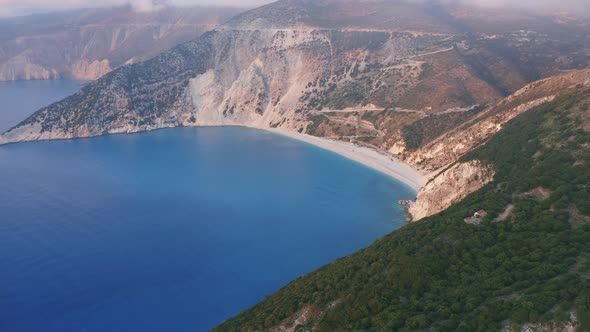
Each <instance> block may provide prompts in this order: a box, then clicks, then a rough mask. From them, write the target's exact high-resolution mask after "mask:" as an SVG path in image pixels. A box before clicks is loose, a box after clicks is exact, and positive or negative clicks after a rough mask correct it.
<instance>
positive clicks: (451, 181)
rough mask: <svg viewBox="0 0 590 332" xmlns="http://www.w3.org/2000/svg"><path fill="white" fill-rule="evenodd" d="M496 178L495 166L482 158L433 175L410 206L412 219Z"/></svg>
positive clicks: (461, 197)
mask: <svg viewBox="0 0 590 332" xmlns="http://www.w3.org/2000/svg"><path fill="white" fill-rule="evenodd" d="M493 179H494V169H493V168H492V167H491V166H489V165H484V164H482V162H480V161H479V160H473V161H469V162H465V163H456V164H454V165H452V166H451V167H449V168H448V169H446V170H444V171H442V172H441V173H440V174H438V175H436V176H435V177H434V178H432V179H431V180H430V181H429V182H428V183H427V184H426V185H425V186H424V187H423V188H422V189H420V191H419V192H418V196H417V198H416V202H414V203H412V204H411V205H410V207H409V213H410V214H411V215H412V218H413V221H418V220H420V219H422V218H426V217H429V216H431V215H434V214H436V213H438V212H441V211H443V210H445V209H446V208H448V207H449V206H451V205H453V204H455V203H457V202H459V201H460V200H462V199H463V198H465V197H467V196H468V195H469V194H471V193H473V192H475V191H477V190H479V189H481V188H482V187H483V186H484V185H486V184H487V183H489V182H491V181H492V180H493Z"/></svg>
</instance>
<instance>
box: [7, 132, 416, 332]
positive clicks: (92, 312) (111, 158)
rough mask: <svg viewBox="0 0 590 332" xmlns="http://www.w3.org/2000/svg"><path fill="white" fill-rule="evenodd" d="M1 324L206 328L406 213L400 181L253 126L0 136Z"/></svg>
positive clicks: (359, 244)
mask: <svg viewBox="0 0 590 332" xmlns="http://www.w3.org/2000/svg"><path fill="white" fill-rule="evenodd" d="M0 189H1V190H0V271H2V273H0V285H2V286H1V287H0V330H1V331H132V330H133V331H206V330H208V329H210V328H211V327H213V326H214V325H216V324H219V323H221V322H222V321H223V320H225V319H227V318H229V317H231V316H233V315H235V314H237V313H239V312H240V311H242V310H244V309H246V308H248V307H250V306H252V305H254V304H256V303H257V302H258V301H260V300H261V299H263V298H264V297H265V296H267V295H270V294H271V293H272V292H274V291H276V290H277V289H279V288H280V287H282V286H284V285H286V284H287V283H288V282H289V281H291V280H293V279H295V278H297V277H298V276H301V275H303V274H305V273H308V272H311V271H312V270H314V269H316V268H319V267H321V266H322V265H325V264H327V263H329V262H331V261H333V260H334V259H337V258H339V257H342V256H345V255H347V254H350V253H352V252H354V251H356V250H359V249H361V248H364V247H366V246H368V245H370V244H371V243H372V242H373V241H375V240H376V239H378V238H379V237H381V236H383V235H385V234H387V233H389V232H391V231H393V230H395V229H396V228H399V227H400V226H402V225H403V224H404V213H403V211H402V209H401V207H400V206H398V205H397V204H396V202H397V201H398V200H400V199H411V198H413V196H414V195H415V192H414V191H413V190H411V189H410V188H409V187H407V186H405V185H403V184H401V183H399V182H397V181H395V180H393V179H392V178H389V177H387V176H385V175H383V174H381V173H378V172H376V171H374V170H372V169H370V168H367V167H365V166H363V165H361V164H359V163H356V162H354V161H351V160H348V159H345V158H344V157H341V156H339V155H337V154H335V153H332V152H329V151H326V150H322V149H319V148H317V147H315V146H313V145H309V144H307V143H303V142H300V141H296V140H293V139H291V138H287V137H283V136H280V135H276V134H274V133H269V132H265V131H260V130H254V129H247V128H239V127H222V128H197V129H195V128H176V129H167V130H160V131H155V132H150V133H142V134H134V135H115V136H104V137H97V138H91V139H78V140H69V141H49V142H35V143H26V144H13V145H6V146H0Z"/></svg>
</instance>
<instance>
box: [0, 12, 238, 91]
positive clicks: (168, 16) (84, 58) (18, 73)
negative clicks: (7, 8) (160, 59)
mask: <svg viewBox="0 0 590 332" xmlns="http://www.w3.org/2000/svg"><path fill="white" fill-rule="evenodd" d="M241 10H242V9H238V8H230V7H223V8H218V7H186V8H182V9H179V8H176V7H165V8H162V9H159V10H154V11H138V10H136V9H134V8H132V7H129V6H123V7H114V8H103V9H79V10H74V11H63V12H55V13H47V14H35V15H31V16H23V17H14V18H5V19H0V80H5V81H6V80H7V81H11V80H30V79H58V78H74V79H82V80H94V79H96V78H98V77H100V76H102V75H104V74H106V73H108V72H110V71H111V70H113V69H114V68H117V67H120V66H122V65H124V64H128V63H134V62H140V61H143V60H147V59H150V58H152V57H154V56H156V55H158V54H160V53H162V52H164V51H166V50H168V49H170V48H172V47H174V46H176V45H178V44H181V43H184V42H188V41H190V40H194V39H195V38H197V37H199V36H200V35H201V34H202V33H203V32H205V31H208V30H210V29H213V28H214V27H216V26H217V25H218V24H221V23H223V22H224V21H226V20H227V19H229V18H230V17H232V16H233V15H235V14H237V13H239V12H240V11H241Z"/></svg>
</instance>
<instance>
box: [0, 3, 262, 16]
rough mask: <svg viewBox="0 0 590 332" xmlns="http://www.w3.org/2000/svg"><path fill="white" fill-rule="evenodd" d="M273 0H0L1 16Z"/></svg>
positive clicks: (224, 4)
mask: <svg viewBox="0 0 590 332" xmlns="http://www.w3.org/2000/svg"><path fill="white" fill-rule="evenodd" d="M269 2H272V0H99V1H95V0H0V16H13V15H20V14H23V13H24V14H26V13H31V12H39V11H52V10H64V9H75V8H92V7H112V6H121V5H126V4H131V5H132V6H133V7H134V8H136V9H137V10H140V11H149V10H153V9H157V8H158V7H161V6H162V5H163V4H171V5H180V6H186V5H217V6H239V7H252V6H258V5H263V4H265V3H269Z"/></svg>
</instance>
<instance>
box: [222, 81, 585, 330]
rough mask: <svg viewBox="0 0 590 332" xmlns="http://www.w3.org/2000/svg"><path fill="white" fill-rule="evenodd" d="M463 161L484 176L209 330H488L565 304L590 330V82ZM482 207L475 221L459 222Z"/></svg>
mask: <svg viewBox="0 0 590 332" xmlns="http://www.w3.org/2000/svg"><path fill="white" fill-rule="evenodd" d="M471 159H480V160H483V161H486V162H488V163H491V164H493V165H494V167H495V169H496V171H497V173H496V176H495V179H494V181H493V182H492V183H490V184H488V185H487V186H485V187H484V188H483V189H481V190H479V191H477V192H475V193H474V194H472V195H470V196H469V197H467V198H466V199H465V200H463V201H462V202H460V203H459V204H456V205H454V206H453V207H451V208H449V209H448V210H446V211H444V212H442V213H440V214H438V215H436V216H433V217H430V218H428V219H426V220H425V221H421V222H418V223H415V224H411V225H407V226H406V227H403V228H402V229H400V230H398V231H395V232H393V233H392V234H390V235H388V236H386V237H384V238H382V239H380V240H378V241H377V242H375V243H374V244H373V245H372V246H370V247H369V248H367V249H365V250H362V251H359V252H357V253H355V254H353V255H351V256H348V257H345V258H343V259H340V260H337V261H335V262H333V263H331V264H329V265H327V266H325V267H323V268H321V269H319V270H316V271H315V272H313V273H311V274H309V275H306V276H304V277H302V278H299V279H297V280H295V281H293V282H291V283H290V284H289V285H287V286H286V287H284V288H283V289H281V290H280V291H278V292H277V293H275V294H273V295H272V296H270V297H268V298H266V299H265V300H264V301H262V302H261V303H259V304H258V305H256V306H255V307H253V308H251V309H249V310H247V311H245V312H243V313H241V314H240V315H238V316H237V317H235V318H233V319H231V320H229V321H227V322H225V323H224V324H222V325H221V326H219V327H217V328H216V329H215V330H216V331H240V330H242V331H250V330H265V329H269V328H272V327H277V326H279V325H284V326H290V325H291V324H292V320H293V318H297V317H300V316H301V315H300V314H301V313H305V319H300V322H304V323H303V324H301V325H300V327H301V328H302V330H303V329H308V328H317V330H319V331H351V330H364V331H393V330H421V329H428V328H432V329H434V330H440V331H490V330H500V329H501V328H502V327H503V326H504V325H511V326H512V327H513V328H515V329H518V328H519V327H521V326H522V324H524V323H526V322H532V323H547V322H552V323H560V322H567V321H569V320H570V313H572V312H573V313H575V314H576V315H577V323H576V324H577V328H578V329H579V330H581V331H587V330H590V89H588V87H583V86H582V85H580V86H579V87H578V88H577V89H576V91H575V92H574V93H571V94H568V95H567V96H562V97H560V98H558V99H556V100H555V101H553V102H552V103H549V104H546V105H544V106H540V107H537V108H535V109H532V110H530V111H528V112H526V113H525V114H523V115H521V116H519V117H517V118H516V119H514V120H513V121H511V122H510V123H508V124H507V125H506V126H505V129H504V130H502V131H501V132H500V133H499V134H497V135H496V136H495V137H494V138H493V139H491V140H490V141H489V142H488V143H487V144H486V145H484V146H482V147H480V148H478V149H476V150H475V151H473V152H472V153H470V154H469V155H467V156H466V157H464V158H463V161H465V160H471ZM479 209H485V210H487V211H488V213H489V214H488V215H487V216H486V217H485V219H484V221H483V223H482V224H481V225H479V226H475V225H470V224H466V223H465V222H464V221H463V219H464V218H465V217H467V216H470V215H473V213H474V212H475V211H477V210H479ZM503 212H506V213H504V214H503ZM502 214H503V216H502V217H503V218H502V219H503V220H502V221H497V220H495V219H496V218H497V217H498V216H500V215H502ZM303 309H304V310H303Z"/></svg>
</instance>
